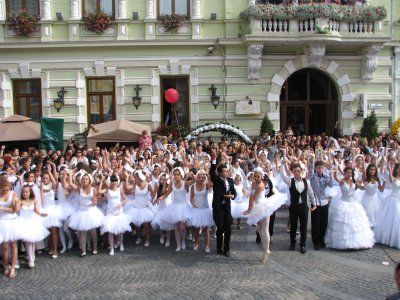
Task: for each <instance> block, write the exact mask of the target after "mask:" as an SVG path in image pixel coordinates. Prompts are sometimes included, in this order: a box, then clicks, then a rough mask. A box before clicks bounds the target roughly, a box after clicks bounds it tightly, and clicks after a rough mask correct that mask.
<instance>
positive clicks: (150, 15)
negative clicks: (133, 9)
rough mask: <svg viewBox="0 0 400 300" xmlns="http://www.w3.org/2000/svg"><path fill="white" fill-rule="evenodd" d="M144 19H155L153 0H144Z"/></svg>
mask: <svg viewBox="0 0 400 300" xmlns="http://www.w3.org/2000/svg"><path fill="white" fill-rule="evenodd" d="M146 19H155V16H154V0H146Z"/></svg>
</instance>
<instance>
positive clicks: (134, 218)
mask: <svg viewBox="0 0 400 300" xmlns="http://www.w3.org/2000/svg"><path fill="white" fill-rule="evenodd" d="M134 176H135V181H134V184H133V189H134V190H135V202H134V204H133V207H132V208H131V209H130V210H129V211H128V212H127V214H129V215H130V217H131V223H133V224H134V225H135V231H136V245H139V244H140V243H141V242H142V238H141V237H142V232H141V226H142V225H143V229H144V234H145V239H146V241H145V243H144V246H145V247H149V246H150V233H151V231H150V230H151V227H150V223H151V221H152V220H153V218H154V212H153V210H152V209H151V208H150V206H149V203H151V199H152V198H153V189H152V188H151V183H148V182H147V178H146V175H144V174H143V172H142V171H141V170H139V171H136V172H135V175H134ZM127 186H128V187H129V185H127Z"/></svg>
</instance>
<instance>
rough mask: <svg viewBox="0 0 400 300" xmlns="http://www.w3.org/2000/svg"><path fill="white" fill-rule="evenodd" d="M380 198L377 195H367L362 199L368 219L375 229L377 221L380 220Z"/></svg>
mask: <svg viewBox="0 0 400 300" xmlns="http://www.w3.org/2000/svg"><path fill="white" fill-rule="evenodd" d="M379 202H380V200H379V196H378V195H377V194H374V195H367V194H364V197H363V198H362V199H361V204H362V206H363V207H364V209H365V212H366V213H367V217H368V220H369V223H370V226H371V227H375V225H376V221H377V219H378V213H379V209H380V204H379Z"/></svg>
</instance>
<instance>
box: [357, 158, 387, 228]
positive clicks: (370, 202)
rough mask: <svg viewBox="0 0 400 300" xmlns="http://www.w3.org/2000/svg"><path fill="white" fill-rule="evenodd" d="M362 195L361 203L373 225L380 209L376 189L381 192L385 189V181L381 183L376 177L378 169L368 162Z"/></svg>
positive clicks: (372, 225) (373, 225)
mask: <svg viewBox="0 0 400 300" xmlns="http://www.w3.org/2000/svg"><path fill="white" fill-rule="evenodd" d="M364 189H365V192H364V195H363V197H362V199H361V204H362V206H363V207H364V209H365V212H366V213H367V216H368V219H369V222H370V225H371V227H372V228H374V227H375V225H376V221H377V218H378V213H379V209H380V206H381V204H380V201H381V200H380V197H379V196H378V191H379V192H383V190H384V189H385V181H383V183H381V181H380V180H379V177H378V169H377V167H376V165H374V164H370V165H369V166H368V167H367V170H366V174H365V178H364Z"/></svg>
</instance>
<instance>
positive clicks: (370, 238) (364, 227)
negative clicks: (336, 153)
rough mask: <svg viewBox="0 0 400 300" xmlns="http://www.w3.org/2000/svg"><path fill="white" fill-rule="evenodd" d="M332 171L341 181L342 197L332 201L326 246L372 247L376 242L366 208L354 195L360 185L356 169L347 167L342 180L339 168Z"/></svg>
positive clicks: (338, 247) (342, 247)
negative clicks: (355, 178)
mask: <svg viewBox="0 0 400 300" xmlns="http://www.w3.org/2000/svg"><path fill="white" fill-rule="evenodd" d="M332 171H333V173H334V176H335V180H336V181H338V182H339V185H340V189H341V191H342V197H341V198H340V199H338V200H334V201H332V203H331V205H330V208H329V217H328V228H327V231H326V235H325V243H326V246H327V247H328V248H334V249H368V248H372V247H373V245H374V243H375V239H374V233H373V232H372V230H371V228H370V226H369V225H370V224H369V221H368V217H367V214H366V213H365V210H364V208H363V207H362V205H361V203H360V202H359V201H357V200H355V197H354V191H355V190H356V188H357V187H360V185H359V183H357V182H356V181H355V180H354V177H353V176H354V170H353V169H352V168H349V167H346V168H345V169H344V170H343V179H342V180H340V179H339V178H338V176H337V169H333V170H332Z"/></svg>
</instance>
